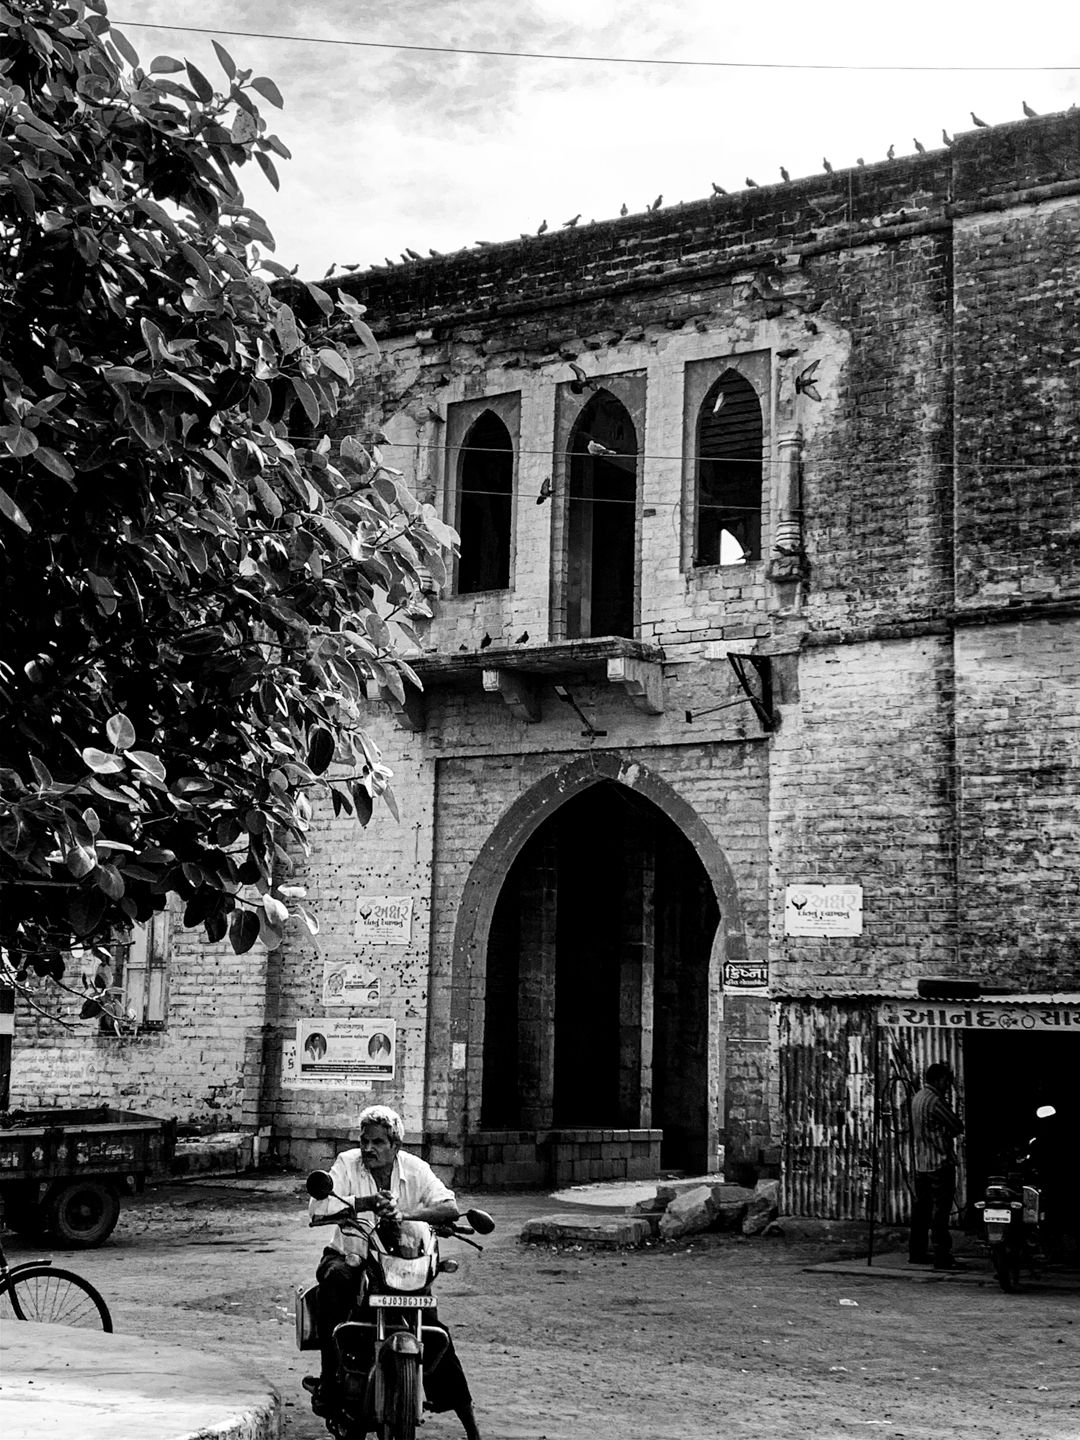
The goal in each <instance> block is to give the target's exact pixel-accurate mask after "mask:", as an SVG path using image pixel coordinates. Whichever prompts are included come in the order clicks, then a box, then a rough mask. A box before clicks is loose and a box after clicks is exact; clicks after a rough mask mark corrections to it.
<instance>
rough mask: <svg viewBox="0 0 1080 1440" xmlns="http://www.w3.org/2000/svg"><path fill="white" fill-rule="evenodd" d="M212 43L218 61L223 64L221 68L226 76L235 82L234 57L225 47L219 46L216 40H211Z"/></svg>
mask: <svg viewBox="0 0 1080 1440" xmlns="http://www.w3.org/2000/svg"><path fill="white" fill-rule="evenodd" d="M210 43H211V45H213V47H214V51H215V53H216V55H217V58H218V61H219V62H220V64H221V68H222V69H223V70H224V71H225V74H226V75H227V76H228V77H229V79H230V80H235V79H236V62H235V61H234V60H233V58H232V56H231V55H230V54H229V52H228V51H227V50H226V49H225V46H224V45H219V44H218V42H217V41H216V40H211V41H210Z"/></svg>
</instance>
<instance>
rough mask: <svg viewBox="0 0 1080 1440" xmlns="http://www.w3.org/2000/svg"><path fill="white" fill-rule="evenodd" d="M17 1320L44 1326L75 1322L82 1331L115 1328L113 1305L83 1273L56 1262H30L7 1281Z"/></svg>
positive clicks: (72, 1323)
mask: <svg viewBox="0 0 1080 1440" xmlns="http://www.w3.org/2000/svg"><path fill="white" fill-rule="evenodd" d="M7 1294H8V1298H9V1300H10V1301H11V1308H12V1310H13V1311H14V1312H15V1318H16V1320H36V1321H37V1322H38V1323H39V1324H42V1325H73V1326H76V1327H77V1328H78V1329H81V1330H111V1329H112V1328H113V1325H112V1316H111V1315H110V1314H109V1307H108V1306H107V1305H106V1304H105V1301H104V1300H103V1299H102V1298H101V1296H100V1295H99V1294H98V1292H97V1291H96V1290H95V1289H94V1287H93V1285H91V1284H90V1282H89V1280H84V1279H83V1278H82V1276H81V1275H76V1274H74V1273H73V1272H72V1271H71V1270H58V1269H57V1268H56V1267H55V1266H54V1265H28V1266H27V1267H26V1268H25V1270H23V1269H20V1270H17V1271H16V1272H15V1273H14V1274H12V1275H11V1276H10V1277H9V1279H8V1282H7Z"/></svg>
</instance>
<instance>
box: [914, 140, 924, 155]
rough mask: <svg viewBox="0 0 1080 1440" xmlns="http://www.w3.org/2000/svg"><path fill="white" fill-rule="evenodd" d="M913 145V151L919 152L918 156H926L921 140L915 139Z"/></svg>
mask: <svg viewBox="0 0 1080 1440" xmlns="http://www.w3.org/2000/svg"><path fill="white" fill-rule="evenodd" d="M913 143H914V145H915V149H916V150H917V151H918V152H919V154H920V155H925V154H926V146H925V145H924V144H923V143H922V141H921V140H919V139H916V140H915V141H914V142H913Z"/></svg>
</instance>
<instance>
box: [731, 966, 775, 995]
mask: <svg viewBox="0 0 1080 1440" xmlns="http://www.w3.org/2000/svg"><path fill="white" fill-rule="evenodd" d="M724 989H725V990H726V991H727V993H728V994H729V995H767V994H768V993H769V967H768V965H767V964H764V963H763V964H760V965H751V964H750V963H749V962H748V961H746V960H725V961H724Z"/></svg>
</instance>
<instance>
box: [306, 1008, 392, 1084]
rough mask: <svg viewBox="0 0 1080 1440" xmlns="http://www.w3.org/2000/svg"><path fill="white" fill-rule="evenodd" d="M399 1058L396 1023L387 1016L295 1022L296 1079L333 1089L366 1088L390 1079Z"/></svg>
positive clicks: (315, 1019)
mask: <svg viewBox="0 0 1080 1440" xmlns="http://www.w3.org/2000/svg"><path fill="white" fill-rule="evenodd" d="M396 1060H397V1022H396V1021H394V1020H391V1019H389V1017H387V1016H384V1015H379V1016H372V1017H371V1018H370V1019H368V1018H367V1017H365V1018H364V1019H362V1020H360V1019H352V1020H338V1019H334V1018H332V1017H329V1016H323V1017H320V1018H312V1019H307V1020H298V1021H297V1022H296V1065H295V1074H296V1082H297V1084H299V1085H319V1086H326V1087H330V1088H337V1089H345V1088H350V1087H351V1088H366V1087H362V1086H361V1084H360V1082H363V1081H371V1080H391V1079H393V1076H394V1067H395V1064H396Z"/></svg>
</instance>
